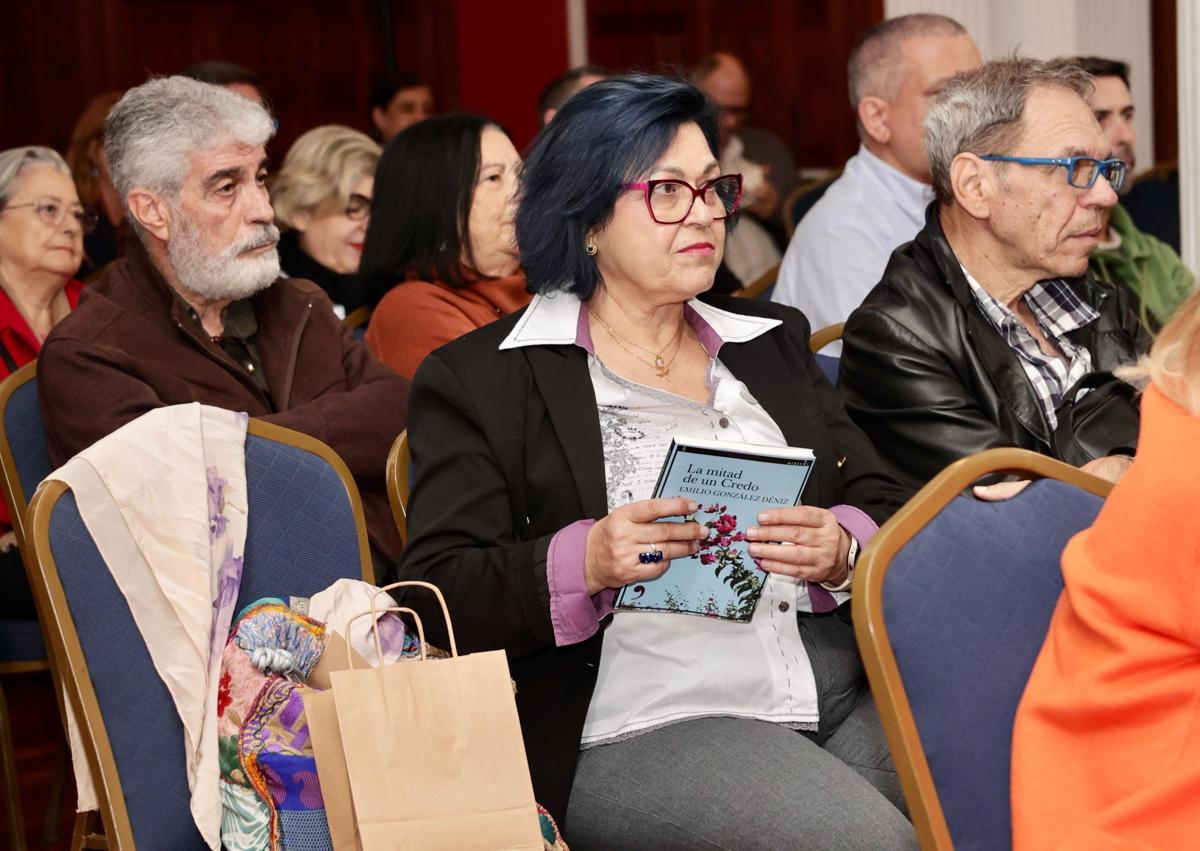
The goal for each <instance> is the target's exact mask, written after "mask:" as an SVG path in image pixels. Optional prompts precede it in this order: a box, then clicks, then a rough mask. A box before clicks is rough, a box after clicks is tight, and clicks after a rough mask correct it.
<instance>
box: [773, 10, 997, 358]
mask: <svg viewBox="0 0 1200 851" xmlns="http://www.w3.org/2000/svg"><path fill="white" fill-rule="evenodd" d="M980 61H981V60H980V56H979V50H978V48H976V46H975V42H973V41H972V40H971V37H970V36H969V35H968V34H967V31H966V30H965V29H963V27H962V26H961V25H960V24H958V23H957V22H956V21H953V20H951V19H950V18H947V17H943V16H942V15H925V14H922V15H904V16H902V17H899V18H892V19H890V20H887V21H884V22H883V23H881V24H877V25H876V26H874V27H872V28H871V29H869V30H867V31H866V32H865V33H863V34H862V35H861V36H860V37H859V39H858V42H857V44H856V45H855V47H854V49H853V51H852V52H851V54H850V63H849V78H850V103H851V105H852V106H853V107H854V110H855V115H856V119H857V124H858V135H859V138H860V139H861V140H862V145H861V146H860V147H859V149H858V153H857V154H855V155H854V156H853V157H851V158H850V160H849V161H848V162H847V163H846V167H845V169H844V170H843V172H842V175H841V177H839V178H838V179H837V180H836V181H834V182H833V183H832V184H831V185H830V187H829V189H828V190H827V191H826V192H825V194H824V196H822V198H821V200H820V201H818V202H817V203H816V204H815V205H814V206H813V208H812V209H811V210H810V211H809V212H808V214H807V215H806V216H805V217H804V219H803V220H802V221H801V222H800V224H799V226H798V227H797V228H796V232H795V234H793V236H792V241H791V244H789V245H788V249H787V253H786V254H785V255H784V258H783V265H782V267H781V268H780V271H779V280H778V282H777V284H776V286H775V293H774V296H773V298H774V300H775V301H778V302H781V303H783V304H788V305H791V306H793V307H798V308H800V310H802V311H804V313H805V314H806V315H807V316H808V319H809V322H810V323H811V324H812V327H813V328H814V329H820V328H823V327H825V326H827V325H833V324H835V323H837V322H844V321H845V320H846V317H848V316H849V315H850V312H851V311H853V310H854V308H856V307H858V306H859V304H861V303H862V300H863V299H864V298H865V297H866V295H867V293H868V292H870V291H871V288H872V287H874V286H875V284H877V283H879V279H880V278H881V277H882V276H883V270H884V268H885V267H886V266H887V261H888V258H889V257H890V256H891V253H892V251H893V250H895V249H896V248H897V247H899V246H900V245H903V244H904V243H906V242H908V241H909V240H911V239H912V238H913V237H914V236H916V234H917V231H919V230H920V229H921V228H922V227H923V226H924V224H925V208H926V207H927V206H929V203H930V202H931V201H932V200H933V187H932V185H931V183H932V179H931V178H930V176H929V163H928V161H927V160H926V159H925V150H924V148H923V146H922V131H921V122H922V120H923V119H924V118H925V112H926V111H927V110H928V108H929V105H930V104H931V103H932V102H933V98H934V97H935V96H936V95H937V93H938V92H940V91H941V90H942V87H943V86H944V85H945V84H946V81H947V80H949V79H950V78H951V77H953V76H954V75H955V74H957V73H959V72H960V71H966V70H970V69H971V68H975V67H977V66H978V65H979V64H980ZM830 353H831V354H832V353H833V352H832V351H831V352H830Z"/></svg>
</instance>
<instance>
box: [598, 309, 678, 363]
mask: <svg viewBox="0 0 1200 851" xmlns="http://www.w3.org/2000/svg"><path fill="white" fill-rule="evenodd" d="M584 306H585V307H587V305H584ZM587 312H588V313H590V314H591V315H592V316H593V317H594V318H595V320H596V321H597V322H599V323H600V325H601V327H602V328H604V330H605V331H607V332H608V336H610V337H612V338H613V342H614V343H616V344H617V345H618V346H620V347H621V348H622V349H623V350H624V352H625V353H626V354H627V355H629V356H630V357H632V358H633V359H634V360H636V361H638V362H639V363H644V364H645V365H646V366H648V367H650V368H652V369H653V370H655V374H656V375H657V376H658V377H659V378H666V379H667V381H670V380H671V379H670V378H668V376H669V375H670V373H671V364H673V363H675V358H677V357H679V353H680V352H681V351H682V350H683V325H682V324H680V326H679V328H678V329H677V330H676V331H675V336H674V337H672V338H671V339H670V340H668V341H667V344H666V345H665V346H663V347H662V348H661V349H659V350H658V351H657V352H655V351H653V350H651V349H647V348H646V347H645V346H639V345H638V344H637V343H634V342H630V343H629V346H633V347H634V348H638V349H641V350H642V351H643V352H645V353H646V354H648V355H651V356H653V357H654V363H650V362H649V361H648V360H646V359H645V358H642V357H639V356H638V354H637V352H634V351H632V350H631V349H630V348H629V346H627V345H625V341H623V340H622V339H621V336H620V335H619V334H618V333H617V332H616V331H614V330H613V327H612V326H611V325H609V324H608V323H607V322H605V321H604V320H603V319H601V318H600V314H598V313H596V311H594V310H592V309H591V308H590V307H587ZM676 341H678V343H679V345H677V346H676V347H675V354H673V355H671V357H670V359H668V360H664V359H663V353H665V352H666V350H667V349H669V348H670V347H671V345H672V344H673V343H675V342H676Z"/></svg>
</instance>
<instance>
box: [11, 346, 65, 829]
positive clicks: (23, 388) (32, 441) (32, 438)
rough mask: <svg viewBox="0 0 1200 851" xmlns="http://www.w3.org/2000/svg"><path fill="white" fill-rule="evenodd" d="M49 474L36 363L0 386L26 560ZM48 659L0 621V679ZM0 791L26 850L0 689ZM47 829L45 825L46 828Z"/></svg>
mask: <svg viewBox="0 0 1200 851" xmlns="http://www.w3.org/2000/svg"><path fill="white" fill-rule="evenodd" d="M49 472H50V456H49V454H48V453H47V451H46V432H45V429H44V428H43V427H42V411H41V408H40V407H39V405H38V396H37V364H36V363H31V364H28V365H27V366H24V367H21V368H20V369H18V370H17V371H16V372H14V373H13V374H12V375H10V376H8V378H6V379H5V380H4V382H3V383H2V384H0V473H2V475H3V481H4V502H5V505H6V506H7V507H8V516H9V517H11V518H12V524H13V533H14V535H15V536H16V539H17V547H18V549H19V550H20V553H21V557H22V559H27V558H28V549H27V547H26V543H25V535H26V529H25V511H26V509H27V508H28V506H29V500H28V495H29V494H31V493H33V492H34V491H35V490H36V489H37V486H38V483H39V482H41V480H42V479H44V478H45V477H46V475H47V474H48V473H49ZM49 670H50V660H49V658H48V656H47V654H46V645H45V642H44V641H43V640H42V629H41V627H40V626H39V625H38V622H37V620H35V619H31V620H0V677H3V676H4V675H6V674H19V673H30V672H35V671H49ZM0 793H2V794H3V795H4V809H5V813H4V820H5V822H6V823H7V825H8V829H9V831H10V835H11V842H10V847H11V848H13V849H22V848H24V847H25V825H24V820H23V817H22V813H21V799H20V795H19V793H18V789H17V774H16V761H15V755H14V753H13V741H12V728H11V724H10V722H9V716H8V707H7V703H6V702H5V699H4V690H3V687H2V686H0ZM52 797H53V799H54V800H53V801H52V806H51V808H50V815H51V817H52V818H53V819H54V820H55V821H56V820H57V813H58V808H57V806H55V805H54V804H56V803H57V796H52ZM47 827H50V825H49V824H47Z"/></svg>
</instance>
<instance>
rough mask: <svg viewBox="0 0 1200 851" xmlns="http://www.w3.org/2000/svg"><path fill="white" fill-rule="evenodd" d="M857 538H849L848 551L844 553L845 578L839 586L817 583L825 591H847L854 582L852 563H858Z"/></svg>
mask: <svg viewBox="0 0 1200 851" xmlns="http://www.w3.org/2000/svg"><path fill="white" fill-rule="evenodd" d="M858 550H859V546H858V538H856V537H854V536H853V535H851V536H850V551H849V552H847V553H846V578H845V580H844V581H843V582H842V584H840V585H830V584H829V583H828V582H821V583H819V584H820V586H821V587H822V588H824V589H825V590H826V591H849V590H850V583H851V582H852V581H853V580H854V563H855V562H856V561H858Z"/></svg>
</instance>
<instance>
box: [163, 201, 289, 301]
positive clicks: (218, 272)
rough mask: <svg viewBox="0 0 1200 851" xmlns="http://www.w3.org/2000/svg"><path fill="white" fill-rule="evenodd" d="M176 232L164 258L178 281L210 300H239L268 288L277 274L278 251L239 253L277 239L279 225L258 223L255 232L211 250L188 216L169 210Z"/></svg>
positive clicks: (190, 290) (274, 241)
mask: <svg viewBox="0 0 1200 851" xmlns="http://www.w3.org/2000/svg"><path fill="white" fill-rule="evenodd" d="M172 220H173V222H174V223H175V224H176V229H175V232H174V233H172V234H171V239H170V241H168V242H167V259H168V260H169V261H170V263H171V268H172V269H174V271H175V275H176V276H177V277H178V278H179V283H180V284H182V285H183V288H184V289H186V290H188V291H189V292H193V293H195V294H196V295H198V296H201V297H202V298H205V299H208V300H209V301H226V300H228V301H238V300H240V299H243V298H249V297H250V296H252V295H254V294H255V293H257V292H260V291H261V290H265V289H266V288H267V287H269V286H270V285H271V284H272V283H273V282H274V281H275V279H276V278H278V277H279V252H278V251H277V250H276V249H275V247H274V246H272V248H271V250H270V251H268V252H266V253H265V254H262V255H260V256H257V257H241V256H239V255H241V253H242V252H244V251H248V250H250V249H253V248H258V247H260V246H263V245H268V244H272V243H276V242H278V241H279V228H277V227H275V225H273V224H261V225H257V226H256V227H255V230H254V233H253V234H252V235H251V236H249V237H247V238H246V239H244V240H242V241H240V242H238V243H236V244H234V245H232V246H230V247H229V248H227V249H225V250H223V251H220V252H217V253H213V252H212V251H211V250H210V249H209V248H208V247H207V246H206V245H205V244H204V239H203V237H202V236H201V234H200V231H199V230H197V229H196V228H195V227H194V226H193V225H192V222H191V220H190V219H188V217H187V215H186V214H185V213H184V212H183V211H182V210H180V209H179V208H177V207H176V208H173V209H172Z"/></svg>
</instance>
